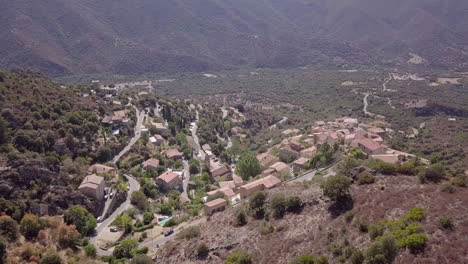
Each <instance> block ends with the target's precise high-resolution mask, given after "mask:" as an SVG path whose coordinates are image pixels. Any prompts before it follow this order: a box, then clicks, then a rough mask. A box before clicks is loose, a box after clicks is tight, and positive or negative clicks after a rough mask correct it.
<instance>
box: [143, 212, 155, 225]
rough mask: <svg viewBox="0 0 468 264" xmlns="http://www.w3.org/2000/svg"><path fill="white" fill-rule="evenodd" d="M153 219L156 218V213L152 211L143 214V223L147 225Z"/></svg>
mask: <svg viewBox="0 0 468 264" xmlns="http://www.w3.org/2000/svg"><path fill="white" fill-rule="evenodd" d="M153 219H154V214H153V213H152V212H145V213H144V214H143V223H144V224H145V225H148V224H149V223H151V221H153Z"/></svg>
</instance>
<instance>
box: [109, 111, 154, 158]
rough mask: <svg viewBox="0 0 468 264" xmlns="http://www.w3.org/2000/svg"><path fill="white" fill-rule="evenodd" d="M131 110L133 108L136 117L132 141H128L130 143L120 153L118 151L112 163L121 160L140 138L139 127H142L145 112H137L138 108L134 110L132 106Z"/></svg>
mask: <svg viewBox="0 0 468 264" xmlns="http://www.w3.org/2000/svg"><path fill="white" fill-rule="evenodd" d="M133 108H135V111H136V115H137V122H136V124H135V136H134V137H133V138H132V139H130V142H128V144H127V146H125V147H124V148H123V149H122V151H120V153H119V154H117V155H116V156H115V157H114V158H113V159H112V161H111V162H112V163H116V162H117V161H118V160H119V159H120V158H122V156H123V155H125V153H127V152H128V151H129V150H130V149H131V148H132V146H133V145H134V144H135V143H136V142H137V141H138V139H140V137H141V126H142V125H143V121H144V120H145V117H146V113H145V111H141V112H140V110H138V108H136V107H135V106H133Z"/></svg>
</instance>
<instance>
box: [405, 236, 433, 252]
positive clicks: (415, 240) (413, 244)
mask: <svg viewBox="0 0 468 264" xmlns="http://www.w3.org/2000/svg"><path fill="white" fill-rule="evenodd" d="M426 243H427V236H426V235H425V234H411V235H409V236H407V237H406V238H405V239H404V240H403V241H402V246H403V247H407V248H408V249H409V250H410V251H411V253H416V252H418V251H421V250H423V249H424V248H425V247H426Z"/></svg>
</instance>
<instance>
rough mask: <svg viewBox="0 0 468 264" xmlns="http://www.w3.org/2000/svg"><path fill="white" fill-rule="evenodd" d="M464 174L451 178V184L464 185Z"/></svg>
mask: <svg viewBox="0 0 468 264" xmlns="http://www.w3.org/2000/svg"><path fill="white" fill-rule="evenodd" d="M466 182H467V180H466V176H459V177H456V178H455V179H453V180H452V184H453V185H455V186H458V187H466V185H467V184H466Z"/></svg>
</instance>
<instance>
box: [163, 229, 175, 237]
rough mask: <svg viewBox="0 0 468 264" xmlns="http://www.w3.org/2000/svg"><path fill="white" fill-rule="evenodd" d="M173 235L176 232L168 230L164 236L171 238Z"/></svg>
mask: <svg viewBox="0 0 468 264" xmlns="http://www.w3.org/2000/svg"><path fill="white" fill-rule="evenodd" d="M172 233H174V230H173V229H169V230H167V231H166V232H164V236H170V235H172Z"/></svg>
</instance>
